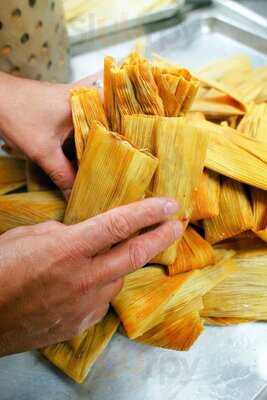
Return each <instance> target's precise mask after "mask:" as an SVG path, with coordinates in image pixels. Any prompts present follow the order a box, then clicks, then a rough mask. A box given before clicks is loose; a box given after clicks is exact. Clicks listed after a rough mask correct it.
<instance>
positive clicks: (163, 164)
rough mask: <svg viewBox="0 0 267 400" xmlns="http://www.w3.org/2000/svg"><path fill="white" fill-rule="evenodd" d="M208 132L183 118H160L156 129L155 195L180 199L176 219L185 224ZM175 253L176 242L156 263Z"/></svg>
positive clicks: (167, 260) (167, 262) (171, 259)
mask: <svg viewBox="0 0 267 400" xmlns="http://www.w3.org/2000/svg"><path fill="white" fill-rule="evenodd" d="M208 140H209V135H207V134H205V132H204V131H201V130H198V129H195V128H194V127H193V126H191V125H190V123H189V122H187V121H186V120H185V119H183V118H160V119H159V122H158V126H157V130H156V157H157V158H158V159H159V167H158V169H157V172H156V175H155V179H154V188H153V195H154V196H168V197H173V198H174V199H176V200H177V201H178V202H179V205H180V208H179V212H178V214H177V215H176V216H175V218H177V219H181V220H183V221H185V223H184V226H185V228H186V226H187V224H188V222H189V220H190V218H191V215H192V212H193V210H194V206H195V204H194V202H195V193H196V191H197V189H198V186H199V184H200V180H201V176H202V173H203V168H204V161H205V157H206V151H207V146H208ZM176 256H177V243H174V244H173V245H172V246H171V247H170V248H169V249H167V250H166V251H165V252H163V253H162V254H160V255H159V256H158V257H156V259H155V260H154V262H155V263H158V264H163V265H170V264H172V263H174V261H175V260H176Z"/></svg>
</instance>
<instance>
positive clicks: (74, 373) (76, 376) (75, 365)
mask: <svg viewBox="0 0 267 400" xmlns="http://www.w3.org/2000/svg"><path fill="white" fill-rule="evenodd" d="M119 323H120V322H119V320H118V318H117V317H116V316H115V315H114V314H113V313H112V312H109V314H107V315H106V317H105V318H104V319H103V320H102V321H101V322H99V323H98V324H97V325H95V326H93V327H92V328H90V329H88V330H87V331H86V332H84V333H83V334H82V335H81V336H80V337H78V338H76V339H77V340H76V342H75V340H72V341H68V342H64V343H59V344H55V345H52V346H49V347H46V348H44V349H42V350H41V352H42V354H43V355H44V356H45V357H46V358H48V360H49V361H51V362H52V363H53V364H54V365H56V366H57V367H58V368H59V369H60V370H62V371H63V372H64V373H65V374H67V375H68V376H69V377H71V378H72V379H73V380H74V381H75V382H77V383H83V382H84V380H85V378H86V377H87V375H88V373H89V371H90V369H91V367H92V366H93V364H94V363H95V361H96V359H97V358H98V357H99V356H100V354H101V353H102V352H103V351H104V349H105V348H106V347H107V345H108V343H109V342H110V340H111V339H112V337H113V335H114V333H115V332H116V330H117V329H118V326H119Z"/></svg>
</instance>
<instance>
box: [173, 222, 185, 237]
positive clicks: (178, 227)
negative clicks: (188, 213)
mask: <svg viewBox="0 0 267 400" xmlns="http://www.w3.org/2000/svg"><path fill="white" fill-rule="evenodd" d="M173 230H174V235H175V237H176V238H177V239H178V238H179V237H180V236H182V234H183V231H184V227H183V224H182V223H181V222H180V221H173Z"/></svg>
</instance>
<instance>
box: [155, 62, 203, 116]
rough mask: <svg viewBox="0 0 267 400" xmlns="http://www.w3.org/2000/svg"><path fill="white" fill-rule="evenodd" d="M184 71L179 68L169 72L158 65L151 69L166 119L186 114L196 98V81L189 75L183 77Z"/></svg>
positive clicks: (197, 86)
mask: <svg viewBox="0 0 267 400" xmlns="http://www.w3.org/2000/svg"><path fill="white" fill-rule="evenodd" d="M184 71H185V70H183V69H179V68H177V69H176V70H175V69H173V70H172V71H169V70H168V69H167V70H165V69H164V68H163V69H162V68H161V67H160V66H158V65H154V67H153V74H154V78H155V81H156V84H157V86H158V89H159V95H160V97H161V98H162V101H163V105H164V109H165V115H166V116H168V117H177V116H178V115H179V114H185V113H187V112H188V111H189V110H190V108H191V106H192V104H193V101H194V100H195V98H196V96H197V92H198V89H199V83H198V81H197V80H194V79H192V78H191V75H190V74H189V75H188V76H185V75H184ZM187 72H188V71H187ZM186 75H187V74H186Z"/></svg>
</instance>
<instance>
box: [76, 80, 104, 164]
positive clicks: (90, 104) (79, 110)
mask: <svg viewBox="0 0 267 400" xmlns="http://www.w3.org/2000/svg"><path fill="white" fill-rule="evenodd" d="M71 108H72V117H73V123H74V139H75V147H76V152H77V159H78V162H79V163H80V162H81V158H82V155H83V153H84V150H85V147H86V143H87V139H88V135H89V132H90V128H91V125H92V122H93V121H98V122H100V123H102V124H103V126H105V127H106V128H108V122H107V119H106V115H105V112H104V108H103V106H102V102H101V98H100V95H99V93H98V90H97V89H95V88H75V89H73V90H72V92H71Z"/></svg>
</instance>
